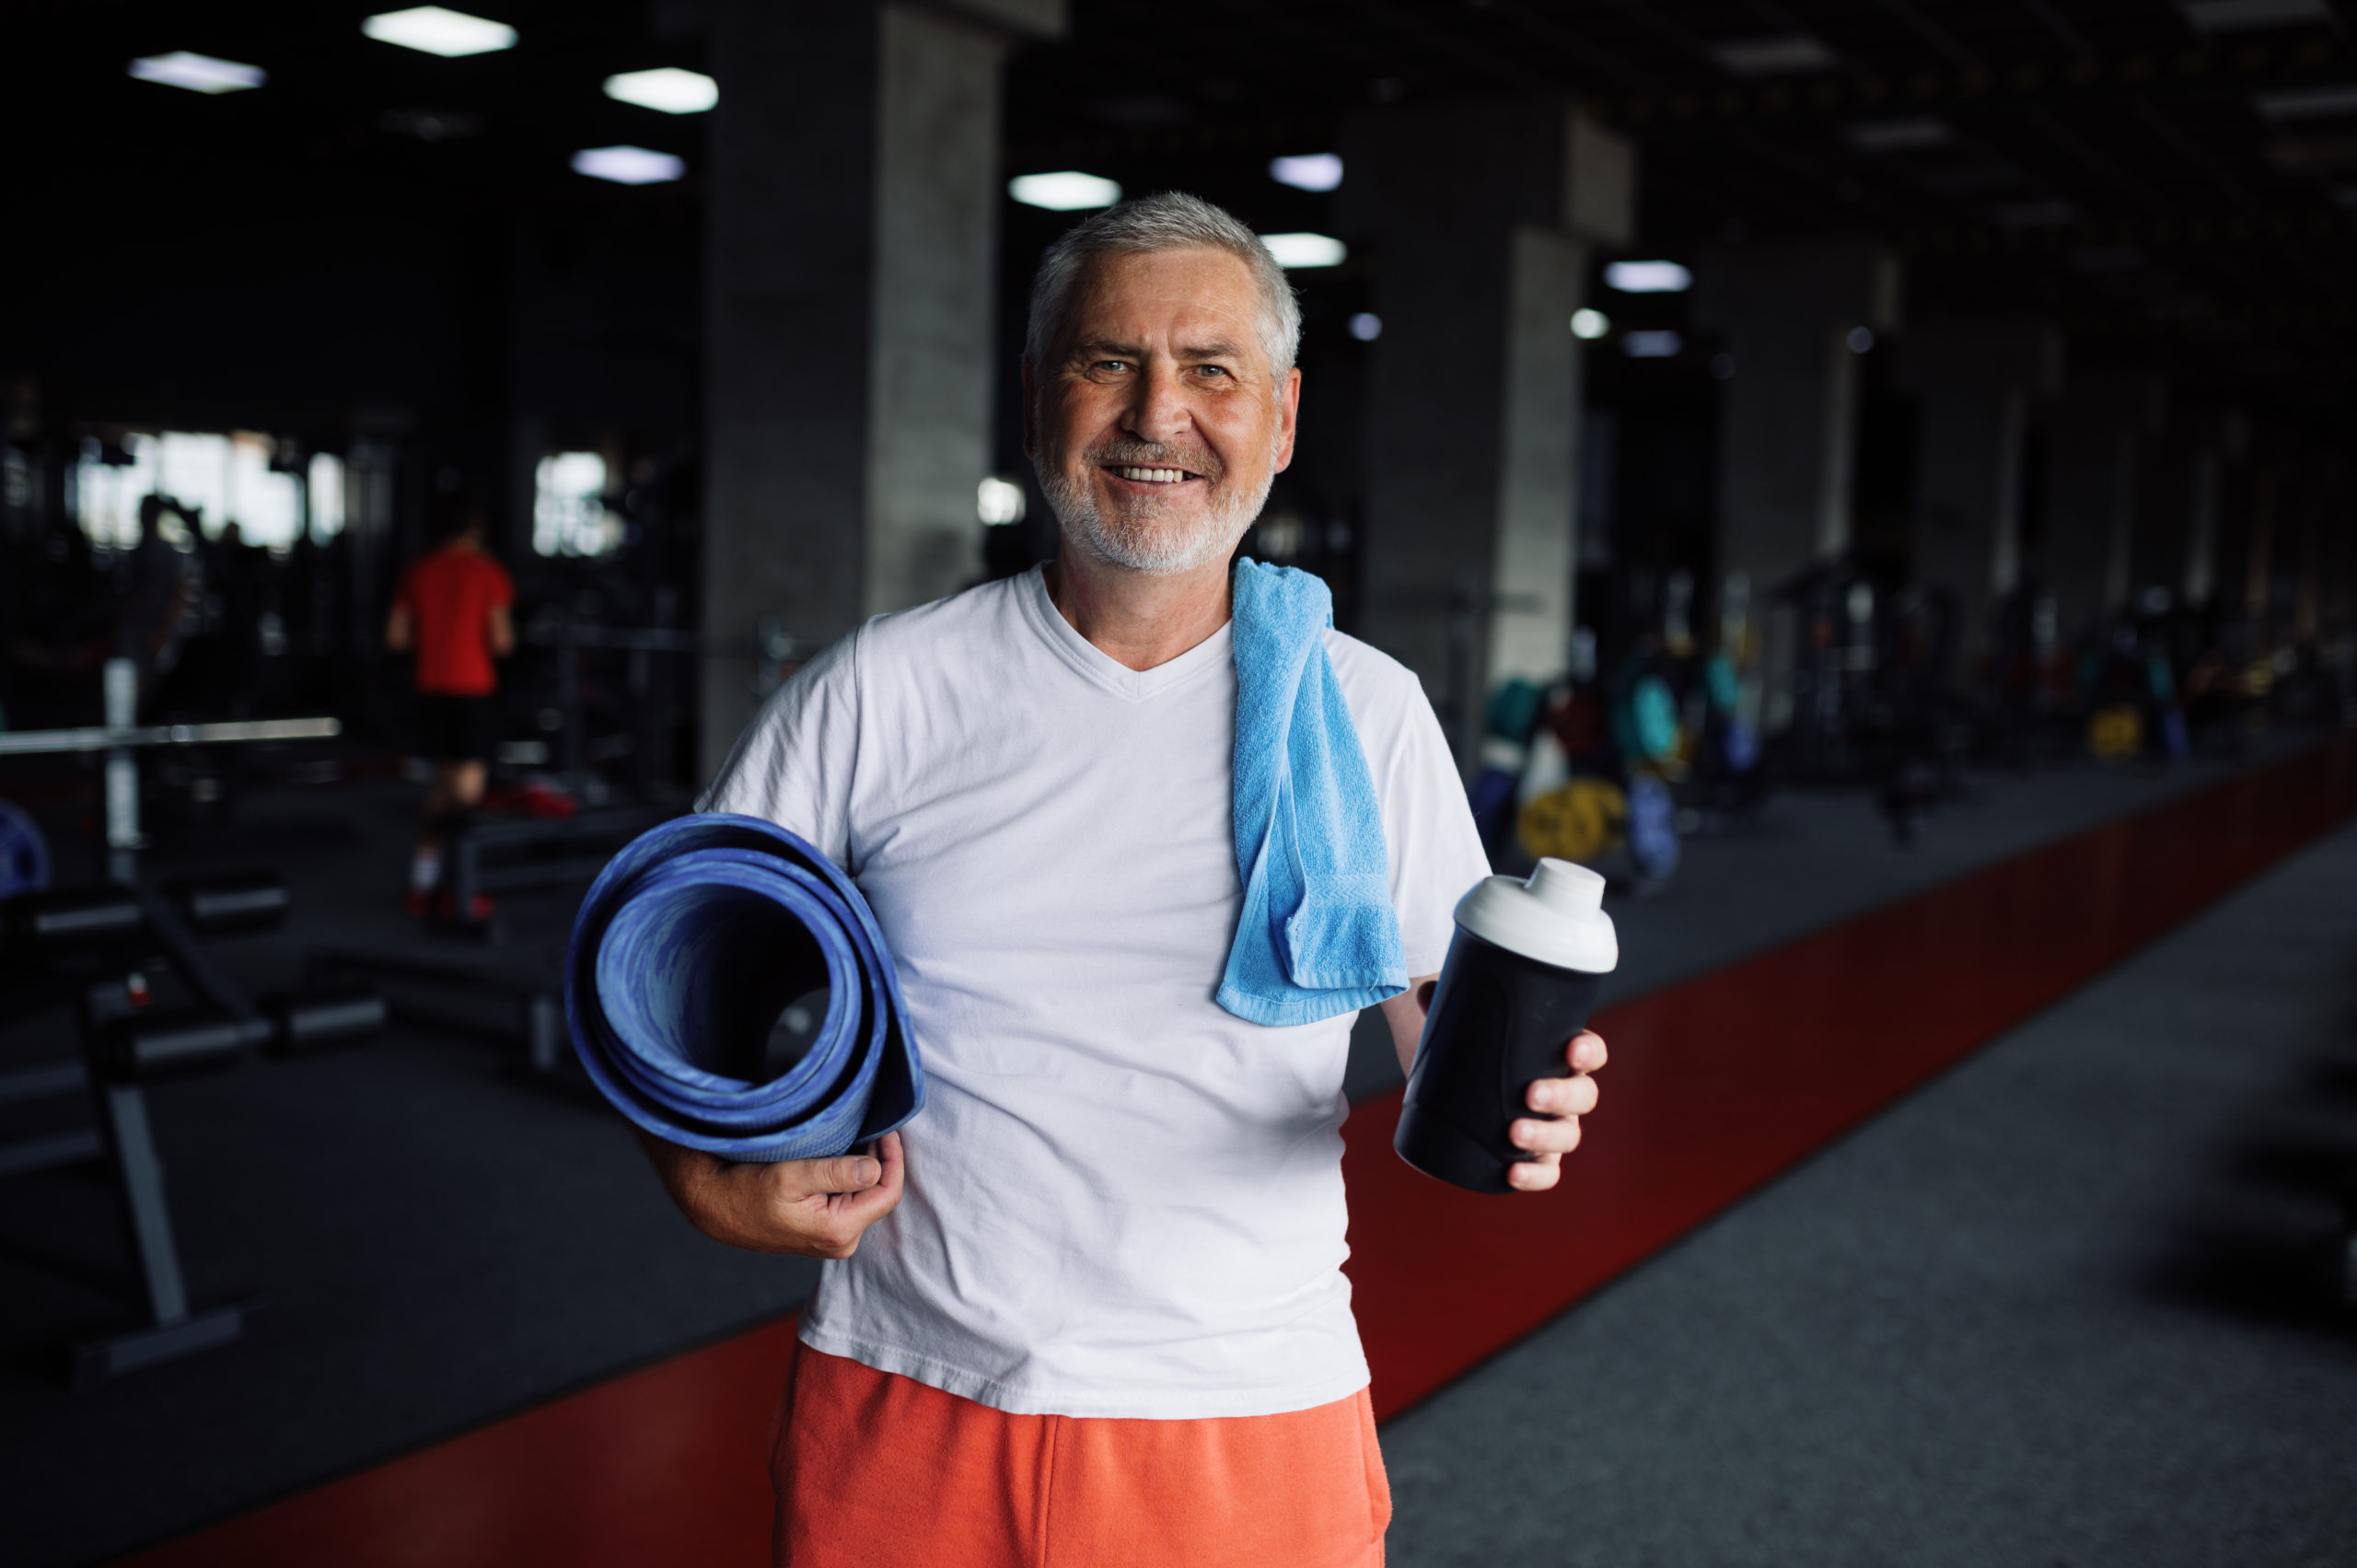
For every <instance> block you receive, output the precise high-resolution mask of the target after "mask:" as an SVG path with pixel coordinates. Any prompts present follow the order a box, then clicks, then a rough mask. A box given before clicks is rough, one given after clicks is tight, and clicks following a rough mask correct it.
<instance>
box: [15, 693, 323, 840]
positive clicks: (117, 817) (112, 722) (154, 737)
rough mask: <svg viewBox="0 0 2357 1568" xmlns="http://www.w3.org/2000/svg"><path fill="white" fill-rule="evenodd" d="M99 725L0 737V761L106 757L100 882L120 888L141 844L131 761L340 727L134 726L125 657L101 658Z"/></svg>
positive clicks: (275, 723) (285, 722)
mask: <svg viewBox="0 0 2357 1568" xmlns="http://www.w3.org/2000/svg"><path fill="white" fill-rule="evenodd" d="M101 683H102V686H103V689H104V691H105V694H106V721H107V722H106V723H105V724H103V725H96V726H85V727H83V728H79V729H24V730H0V757H29V756H37V755H44V754H54V753H59V752H76V751H85V752H87V751H99V752H104V753H105V754H106V774H105V785H104V789H103V794H104V797H105V803H106V806H105V827H106V848H107V858H108V871H107V874H108V877H110V879H111V880H113V881H115V882H119V883H124V884H128V883H130V882H132V881H134V880H135V879H136V877H137V859H136V856H137V854H138V852H139V850H140V849H141V847H142V846H144V845H145V843H146V842H147V841H146V838H145V835H143V834H142V833H141V832H140V830H139V761H138V759H139V756H140V754H141V753H142V752H143V751H148V750H153V749H156V748H157V747H169V746H218V745H223V744H227V743H233V742H243V741H255V740H323V739H329V738H333V737H335V736H338V735H341V734H343V721H341V720H339V719H331V718H314V719H241V720H238V721H235V722H232V723H226V724H170V725H149V726H140V725H139V724H138V723H137V722H136V720H137V712H138V703H139V668H138V666H136V665H135V664H134V663H133V662H132V661H131V660H130V659H127V658H115V659H109V660H108V661H107V663H106V668H105V671H104V674H103V678H102V682H101Z"/></svg>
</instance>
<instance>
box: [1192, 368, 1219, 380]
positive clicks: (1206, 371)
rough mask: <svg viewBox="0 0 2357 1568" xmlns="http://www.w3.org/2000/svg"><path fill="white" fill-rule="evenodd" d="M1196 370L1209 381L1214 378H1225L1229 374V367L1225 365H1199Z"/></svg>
mask: <svg viewBox="0 0 2357 1568" xmlns="http://www.w3.org/2000/svg"><path fill="white" fill-rule="evenodd" d="M1195 368H1196V370H1198V371H1199V372H1201V373H1202V376H1203V377H1205V378H1206V379H1209V378H1210V377H1213V376H1225V375H1226V374H1227V366H1225V365H1198V366H1195Z"/></svg>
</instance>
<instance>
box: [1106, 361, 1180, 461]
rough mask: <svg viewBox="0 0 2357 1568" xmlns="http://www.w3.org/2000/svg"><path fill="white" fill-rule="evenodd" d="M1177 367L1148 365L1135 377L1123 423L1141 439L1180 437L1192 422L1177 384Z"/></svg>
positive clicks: (1164, 439)
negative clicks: (1134, 385)
mask: <svg viewBox="0 0 2357 1568" xmlns="http://www.w3.org/2000/svg"><path fill="white" fill-rule="evenodd" d="M1123 423H1124V424H1126V425H1128V427H1129V431H1130V434H1131V435H1132V436H1136V437H1137V438H1138V439H1139V440H1141V441H1155V442H1165V441H1172V440H1176V439H1178V438H1179V436H1184V435H1185V434H1186V433H1187V431H1188V429H1189V428H1190V426H1191V424H1193V415H1192V414H1191V413H1190V412H1189V410H1188V408H1187V400H1186V398H1185V397H1184V396H1183V395H1182V394H1181V391H1180V388H1179V368H1178V366H1173V365H1167V364H1152V365H1149V366H1146V371H1145V374H1144V375H1143V376H1141V377H1138V378H1137V382H1136V390H1135V392H1134V393H1133V395H1132V397H1131V399H1130V406H1129V409H1128V417H1127V419H1125V420H1124V421H1123Z"/></svg>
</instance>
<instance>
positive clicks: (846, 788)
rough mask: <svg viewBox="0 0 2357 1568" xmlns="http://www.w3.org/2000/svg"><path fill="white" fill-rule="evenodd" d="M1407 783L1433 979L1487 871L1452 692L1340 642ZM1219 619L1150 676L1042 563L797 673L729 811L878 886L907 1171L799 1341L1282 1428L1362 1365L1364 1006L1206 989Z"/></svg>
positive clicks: (853, 639) (1216, 906)
mask: <svg viewBox="0 0 2357 1568" xmlns="http://www.w3.org/2000/svg"><path fill="white" fill-rule="evenodd" d="M1327 649H1328V652H1329V654H1330V655H1331V656H1332V658H1333V662H1334V668H1335V671H1336V673H1337V675H1338V676H1339V677H1340V679H1341V688H1342V691H1343V695H1344V699H1345V700H1346V701H1347V702H1348V703H1349V705H1350V709H1351V716H1352V718H1353V721H1354V722H1355V723H1356V725H1357V727H1358V732H1359V737H1360V741H1361V744H1362V746H1363V747H1364V750H1365V752H1366V759H1367V765H1368V770H1369V772H1371V773H1372V774H1373V775H1374V779H1375V789H1376V797H1377V799H1378V800H1379V801H1380V803H1381V807H1382V811H1383V818H1384V826H1385V830H1386V836H1387V840H1388V843H1389V848H1390V859H1391V886H1392V900H1393V903H1394V904H1395V905H1396V907H1397V908H1398V910H1399V924H1400V931H1401V935H1402V936H1403V938H1404V941H1405V946H1406V953H1407V960H1408V972H1409V973H1410V974H1411V975H1424V974H1431V973H1434V972H1435V971H1436V970H1439V968H1440V965H1441V959H1442V958H1443V956H1444V955H1445V954H1446V950H1447V947H1448V940H1449V935H1450V931H1451V918H1450V917H1451V912H1452V911H1453V909H1454V907H1455V905H1456V901H1457V899H1458V898H1459V897H1460V896H1461V895H1463V893H1464V892H1465V890H1466V889H1468V888H1469V887H1470V886H1472V884H1473V883H1474V882H1475V881H1477V880H1478V879H1480V877H1483V876H1486V875H1487V874H1488V872H1489V865H1488V862H1487V860H1486V859H1485V858H1484V856H1483V854H1482V852H1481V846H1480V838H1479V835H1478V834H1477V833H1476V831H1475V830H1474V827H1473V821H1472V817H1471V815H1470V813H1469V811H1468V809H1467V807H1466V801H1465V791H1464V788H1463V786H1462V785H1461V784H1459V782H1458V779H1457V770H1456V768H1455V766H1454V764H1453V763H1452V762H1451V761H1450V759H1449V754H1448V749H1447V747H1446V744H1445V743H1444V741H1443V740H1442V738H1441V732H1440V726H1439V725H1438V724H1437V723H1436V722H1435V721H1434V717H1433V713H1432V707H1431V704H1429V703H1427V702H1426V701H1425V700H1424V695H1423V691H1422V688H1421V687H1419V686H1418V685H1417V683H1416V679H1415V677H1414V676H1412V675H1411V674H1410V673H1409V672H1408V671H1407V670H1406V669H1405V668H1402V667H1400V666H1399V664H1398V663H1396V662H1394V661H1393V660H1391V659H1389V658H1387V657H1386V656H1384V655H1382V654H1379V653H1377V652H1376V651H1375V650H1374V649H1372V648H1369V647H1368V646H1366V645H1364V644H1363V643H1360V642H1357V641H1355V640H1353V639H1352V638H1349V637H1345V636H1342V635H1341V634H1340V633H1332V632H1329V633H1327ZM1235 722H1236V670H1235V665H1234V662H1233V660H1232V658H1231V656H1230V651H1229V645H1228V633H1227V631H1226V629H1225V628H1223V629H1222V630H1221V631H1220V632H1219V633H1217V634H1215V635H1214V636H1213V637H1212V638H1210V639H1209V640H1208V641H1206V642H1204V643H1203V644H1202V645H1200V646H1198V647H1195V648H1193V649H1190V651H1188V652H1187V653H1184V654H1182V655H1180V656H1179V657H1177V658H1175V659H1172V660H1171V661H1170V662H1168V663H1167V664H1163V665H1159V666H1157V667H1155V668H1153V669H1149V670H1143V671H1141V670H1132V669H1129V668H1125V667H1123V666H1122V665H1120V663H1118V662H1117V661H1115V660H1114V659H1113V658H1111V657H1109V656H1107V655H1106V654H1104V653H1102V652H1100V651H1099V650H1098V649H1097V648H1096V647H1095V646H1093V645H1091V644H1090V643H1089V642H1088V641H1087V640H1086V638H1084V637H1082V636H1081V635H1080V633H1077V632H1075V631H1074V630H1073V628H1072V626H1071V625H1070V624H1069V623H1068V622H1067V621H1065V620H1064V619H1063V617H1062V615H1061V614H1059V613H1058V612H1057V610H1056V609H1055V606H1054V605H1053V603H1051V601H1050V599H1049V598H1048V595H1047V590H1046V587H1045V586H1044V585H1043V583H1042V581H1041V578H1040V575H1039V572H1038V571H1036V570H1035V571H1033V572H1031V573H1029V574H1027V575H1024V576H1020V577H1016V578H1013V579H1010V580H1007V581H1004V582H997V583H991V584H987V585H985V586H983V587H978V588H974V589H972V590H970V591H969V592H967V593H963V594H960V595H958V597H956V598H947V599H943V600H940V601H938V602H936V603H934V604H929V605H925V606H923V607H921V608H919V609H916V610H906V611H902V612H900V613H899V614H895V615H885V616H879V617H877V619H875V620H872V621H868V622H867V623H866V624H865V625H864V626H862V627H860V628H859V630H857V631H856V632H853V633H852V634H851V635H850V636H848V637H846V638H844V639H843V640H842V641H841V642H839V643H837V644H835V645H833V646H832V647H830V648H829V649H828V650H827V651H826V652H824V653H823V654H821V655H819V656H818V657H817V658H815V659H813V660H812V661H811V662H810V663H809V664H807V665H806V666H804V667H803V668H801V669H800V670H798V671H797V672H796V673H795V676H794V678H793V679H791V680H789V681H788V682H787V683H786V684H785V686H784V689H782V690H781V691H779V692H778V693H777V694H776V696H775V697H773V698H772V699H771V701H770V703H769V704H768V705H767V706H766V707H765V708H764V709H763V710H762V711H761V714H760V716H759V717H758V718H757V719H756V720H755V721H754V723H753V724H752V726H750V727H749V728H748V729H747V731H746V732H745V735H744V737H743V738H742V739H740V740H739V741H738V742H737V749H736V752H735V754H734V755H732V756H731V757H730V758H729V760H728V761H727V763H726V766H724V767H723V769H722V770H721V773H720V777H719V779H718V780H717V781H716V782H715V783H714V785H713V787H712V790H711V792H710V793H709V794H708V795H707V796H705V799H704V801H703V803H702V804H703V807H704V808H705V809H707V810H714V811H733V812H741V813H743V814H745V815H747V816H753V817H765V818H768V819H771V820H772V821H775V822H778V823H780V824H782V825H784V827H786V828H788V829H791V830H793V831H795V832H796V833H799V834H801V835H802V836H803V837H804V838H806V839H807V840H808V841H810V842H812V843H813V844H815V845H817V846H818V847H819V849H821V850H823V851H824V852H826V854H828V855H829V856H830V857H831V858H832V859H833V860H834V861H835V862H836V863H837V864H838V865H842V867H843V869H844V870H845V871H847V872H848V873H850V875H851V876H852V877H853V879H854V880H856V881H857V882H858V884H859V887H860V889H861V890H862V891H863V892H864V893H865V895H866V896H867V900H868V902H869V903H870V905H872V906H873V907H874V909H875V912H876V918H877V922H878V923H880V924H881V925H882V927H883V931H884V936H885V939H886V941H887V942H888V944H889V945H890V947H891V951H892V957H893V959H894V961H895V962H896V963H897V964H898V965H899V967H900V983H901V985H902V987H903V989H904V990H905V992H906V994H907V998H908V1005H909V1013H910V1016H911V1024H912V1026H913V1028H914V1032H915V1035H916V1040H917V1048H918V1051H919V1052H920V1053H921V1055H922V1057H923V1063H924V1074H925V1082H926V1104H925V1109H924V1110H923V1113H922V1114H920V1115H919V1116H918V1117H917V1118H916V1119H915V1120H914V1121H911V1122H910V1123H909V1125H908V1126H907V1127H906V1128H905V1129H903V1131H902V1134H901V1135H902V1138H903V1139H904V1141H905V1147H906V1149H907V1153H908V1190H907V1192H906V1194H905V1195H904V1196H903V1198H902V1199H901V1201H900V1206H899V1207H898V1208H897V1209H895V1210H894V1211H893V1212H892V1213H891V1214H889V1215H888V1216H887V1217H885V1218H884V1219H883V1220H881V1221H879V1222H877V1224H876V1225H874V1226H872V1227H871V1228H870V1229H869V1230H868V1232H867V1234H866V1235H865V1237H863V1238H862V1240H861V1242H860V1247H859V1251H858V1253H857V1255H856V1256H854V1257H853V1258H851V1259H850V1260H846V1261H842V1262H829V1263H828V1264H827V1265H826V1266H825V1268H824V1270H823V1272H822V1273H821V1275H820V1279H819V1293H818V1295H817V1297H816V1298H815V1299H814V1300H813V1301H812V1303H811V1304H810V1306H809V1307H808V1309H807V1311H806V1312H805V1314H804V1316H803V1319H802V1339H803V1342H805V1343H807V1344H808V1345H811V1346H813V1347H815V1348H816V1349H819V1350H821V1351H824V1352H827V1353H830V1354H833V1355H842V1356H848V1357H851V1358H852V1359H853V1360H857V1361H860V1362H864V1363H865V1364H866V1365H869V1366H873V1367H877V1368H880V1369H882V1370H885V1371H888V1372H896V1373H900V1374H902V1375H904V1376H910V1377H913V1378H916V1379H918V1380H920V1381H922V1382H924V1383H929V1384H931V1385H933V1386H934V1387H935V1388H946V1389H947V1390H949V1391H950V1392H951V1393H954V1394H959V1395H963V1396H965V1397H966V1398H968V1399H971V1400H981V1402H982V1403H984V1404H989V1405H993V1406H996V1407H997V1408H998V1409H1000V1410H1004V1411H1016V1412H1018V1413H1032V1414H1060V1415H1071V1416H1144V1417H1157V1418H1183V1417H1200V1416H1241V1415H1266V1414H1272V1413H1275V1412H1277V1411H1294V1410H1306V1409H1308V1408H1310V1407H1311V1406H1314V1405H1319V1404H1324V1403H1327V1402H1328V1401H1329V1400H1339V1399H1343V1398H1346V1397H1348V1396H1349V1395H1351V1394H1353V1393H1354V1392H1355V1391H1357V1390H1358V1389H1359V1388H1362V1387H1364V1385H1365V1383H1366V1380H1367V1369H1366V1360H1365V1357H1364V1353H1362V1352H1361V1350H1360V1348H1359V1341H1358V1328H1357V1325H1356V1323H1355V1322H1354V1321H1353V1319H1352V1317H1351V1291H1350V1283H1349V1282H1348V1281H1347V1280H1345V1279H1344V1278H1343V1277H1342V1274H1341V1262H1342V1260H1343V1258H1344V1257H1345V1256H1347V1253H1348V1249H1346V1248H1345V1247H1344V1245H1343V1241H1342V1231H1343V1225H1344V1221H1345V1214H1344V1210H1343V1202H1342V1173H1341V1154H1342V1141H1341V1131H1340V1130H1341V1123H1342V1118H1343V1116H1344V1114H1345V1113H1346V1111H1347V1110H1348V1109H1349V1108H1348V1106H1347V1104H1346V1103H1345V1101H1344V1099H1343V1098H1342V1068H1343V1063H1344V1060H1345V1058H1346V1056H1347V1055H1348V1051H1349V1040H1350V1031H1351V1024H1352V1018H1353V1015H1350V1014H1344V1015H1342V1016H1340V1017H1335V1018H1330V1019H1328V1020H1326V1021H1325V1022H1323V1023H1317V1024H1307V1025H1303V1026H1300V1027H1297V1028H1267V1027H1264V1026H1261V1025H1258V1024H1252V1023H1248V1022H1246V1021H1245V1020H1243V1019H1241V1018H1238V1017H1237V1016H1234V1015H1233V1014H1230V1013H1227V1012H1225V1011H1224V1010H1222V1009H1221V1008H1220V1006H1219V1005H1217V1004H1216V1003H1215V1002H1214V1001H1213V993H1214V992H1215V991H1216V990H1217V989H1218V986H1219V981H1220V975H1221V973H1222V971H1223V970H1224V968H1225V964H1226V959H1227V950H1228V945H1229V943H1230V941H1231V939H1232V938H1233V936H1234V935H1235V929H1236V921H1237V914H1238V912H1239V910H1240V909H1241V907H1242V902H1243V885H1242V882H1241V880H1240V879H1239V877H1238V876H1237V866H1236V849H1235V837H1234V832H1233V827H1232V824H1231V821H1230V815H1229V799H1230V793H1231V790H1230V764H1231V761H1232V759H1233V755H1234V749H1235Z"/></svg>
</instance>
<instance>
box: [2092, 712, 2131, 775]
mask: <svg viewBox="0 0 2357 1568" xmlns="http://www.w3.org/2000/svg"><path fill="white" fill-rule="evenodd" d="M2087 749H2088V750H2089V751H2092V752H2094V753H2095V754H2096V756H2097V757H2099V758H2101V759H2102V760H2103V761H2107V762H2117V761H2119V760H2120V759H2122V758H2124V757H2133V756H2135V755H2136V754H2137V753H2138V752H2140V751H2142V750H2143V749H2144V715H2143V714H2140V713H2138V712H2137V711H2136V710H2135V709H2134V708H2132V707H2131V706H2130V705H2129V704H2128V703H2114V704H2112V705H2111V706H2110V707H2108V708H2097V709H2096V711H2095V712H2094V713H2093V714H2089V715H2088V718H2087Z"/></svg>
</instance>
